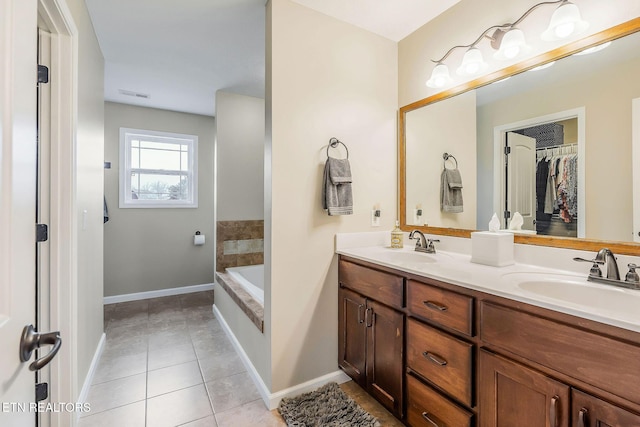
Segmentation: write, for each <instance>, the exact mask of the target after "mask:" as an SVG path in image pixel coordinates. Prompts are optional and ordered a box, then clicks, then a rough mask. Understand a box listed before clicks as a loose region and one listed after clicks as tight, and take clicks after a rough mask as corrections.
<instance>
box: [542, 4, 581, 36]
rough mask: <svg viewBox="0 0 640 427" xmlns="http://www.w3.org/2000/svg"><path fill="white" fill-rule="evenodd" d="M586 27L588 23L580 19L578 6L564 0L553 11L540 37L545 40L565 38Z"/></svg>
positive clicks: (578, 32)
mask: <svg viewBox="0 0 640 427" xmlns="http://www.w3.org/2000/svg"><path fill="white" fill-rule="evenodd" d="M588 27H589V23H588V22H587V21H583V20H582V17H581V16H580V9H578V6H576V5H575V4H573V3H571V2H570V1H566V2H563V3H562V4H561V5H560V6H558V8H557V9H556V10H555V11H554V12H553V15H551V20H550V21H549V26H548V27H547V29H546V30H545V32H544V33H542V35H541V37H542V40H547V41H553V40H560V39H565V38H567V37H569V36H572V35H577V34H580V33H582V32H584V31H585V30H586V29H587V28H588Z"/></svg>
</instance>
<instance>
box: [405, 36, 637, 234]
mask: <svg viewBox="0 0 640 427" xmlns="http://www.w3.org/2000/svg"><path fill="white" fill-rule="evenodd" d="M638 76H640V34H638V33H635V34H631V35H628V36H625V37H622V38H620V39H618V40H615V41H613V43H611V45H610V46H608V47H607V48H606V49H603V50H600V51H598V52H593V53H590V54H586V55H572V56H569V57H567V58H563V59H560V60H558V61H556V62H555V63H553V65H552V66H549V67H546V68H542V67H540V69H538V70H529V71H527V72H523V73H521V74H518V75H515V76H512V77H511V78H507V79H503V80H502V81H498V82H495V83H493V84H490V85H487V86H484V87H481V88H479V89H476V90H472V91H468V92H465V93H463V94H460V95H457V96H454V97H452V98H448V99H445V100H442V101H438V102H434V103H431V104H427V105H425V106H423V107H420V108H417V109H415V110H411V111H408V112H406V114H405V116H404V123H405V128H404V137H405V138H404V143H405V167H406V170H405V176H406V182H405V206H406V212H404V214H405V215H406V217H405V220H406V223H407V224H409V225H428V226H431V227H451V228H461V229H470V230H475V229H481V230H486V229H487V224H488V222H489V220H490V219H491V216H492V215H493V213H494V212H496V213H497V214H498V217H499V218H500V220H501V227H502V228H508V227H509V224H510V218H512V216H513V213H514V212H515V211H518V212H520V214H522V216H523V220H524V224H523V227H522V228H523V229H525V230H529V232H530V233H532V234H533V233H536V234H538V235H553V236H563V237H568V236H571V237H576V236H577V237H585V238H588V239H602V240H617V241H633V240H634V235H636V236H637V235H638V232H640V224H635V225H634V219H633V216H634V212H633V200H634V190H635V191H639V189H637V188H636V189H634V188H633V179H632V154H633V149H632V133H633V132H636V133H637V134H638V136H636V137H635V138H636V139H637V140H638V141H639V142H638V143H639V144H640V123H635V124H634V121H635V122H637V121H638V120H637V119H636V120H633V119H632V117H639V116H640V112H636V113H635V114H634V113H633V107H632V104H634V102H633V100H634V99H635V98H640V78H638ZM635 104H637V105H639V106H640V102H636V103H635ZM638 108H640V107H638ZM634 127H635V130H634ZM530 128H534V130H528V131H523V129H530ZM535 132H538V134H537V135H541V134H545V135H547V133H551V134H553V133H554V132H555V133H558V134H562V139H561V142H560V139H559V137H556V140H554V141H552V142H549V141H547V140H545V141H542V139H544V138H541V137H540V139H541V141H540V142H539V141H538V139H539V136H536V135H533V134H535ZM522 134H524V135H522ZM507 135H509V136H507ZM516 135H517V136H516ZM521 136H526V137H530V138H534V139H536V142H535V144H532V143H531V141H529V147H530V148H529V149H526V148H523V145H524V146H526V143H523V142H522V140H525V141H526V139H525V138H521ZM545 137H546V136H545ZM507 138H509V139H510V140H509V146H511V154H510V155H508V156H507V155H505V144H507ZM516 138H518V139H519V142H518V143H517V148H515V147H516V145H513V144H514V140H515V139H516ZM544 145H548V146H550V145H558V146H559V147H555V148H547V150H546V152H544ZM539 148H542V149H543V150H538V149H539ZM527 150H530V151H528V152H527ZM444 152H448V153H451V154H453V155H454V156H456V158H457V160H458V164H459V170H460V173H461V176H462V182H463V190H462V192H463V199H464V210H463V212H462V213H444V212H442V211H441V210H440V205H439V194H440V193H439V186H440V174H441V172H442V169H443V164H442V153H444ZM514 153H515V156H514ZM507 158H508V162H509V163H508V166H507V164H506V163H507ZM543 158H544V159H545V161H546V162H547V163H548V165H543V166H542V168H545V167H547V166H548V167H549V169H550V170H551V171H552V172H553V174H554V175H553V176H550V175H549V174H548V170H547V174H546V177H545V176H542V175H545V171H544V170H540V166H541V164H540V163H539V162H538V160H542V159H543ZM554 159H555V161H554V162H552V160H554ZM538 172H540V174H539V173H538ZM545 179H546V181H545V182H543V181H544V180H545ZM543 189H544V190H543ZM543 193H544V194H543ZM639 203H640V201H639ZM419 207H420V208H421V210H422V213H423V215H422V216H417V215H416V213H417V212H418V208H419ZM505 211H509V212H511V215H509V214H506V213H505ZM636 213H637V212H636ZM634 227H635V228H634ZM634 230H635V232H634Z"/></svg>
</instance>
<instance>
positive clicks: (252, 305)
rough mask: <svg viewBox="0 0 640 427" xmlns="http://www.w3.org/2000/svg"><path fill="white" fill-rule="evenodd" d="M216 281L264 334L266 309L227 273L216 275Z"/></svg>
mask: <svg viewBox="0 0 640 427" xmlns="http://www.w3.org/2000/svg"><path fill="white" fill-rule="evenodd" d="M216 279H218V283H219V284H220V286H222V288H223V289H224V290H225V291H227V293H228V294H229V296H230V297H231V299H233V300H234V301H235V302H236V304H238V307H240V309H242V311H243V312H244V313H245V314H246V315H247V316H248V317H249V319H251V321H252V322H253V324H254V325H256V327H257V328H258V329H259V330H260V332H264V307H263V306H262V304H260V303H259V302H258V301H256V300H255V299H253V297H252V296H251V295H249V293H247V291H245V290H244V288H243V287H242V285H241V284H239V283H237V282H236V281H235V280H233V278H232V277H231V276H230V275H229V274H227V273H216Z"/></svg>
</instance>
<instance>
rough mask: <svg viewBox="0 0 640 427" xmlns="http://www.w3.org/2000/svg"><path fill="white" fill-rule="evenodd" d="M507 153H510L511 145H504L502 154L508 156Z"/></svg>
mask: <svg viewBox="0 0 640 427" xmlns="http://www.w3.org/2000/svg"><path fill="white" fill-rule="evenodd" d="M509 154H511V147H504V155H505V156H508V155H509Z"/></svg>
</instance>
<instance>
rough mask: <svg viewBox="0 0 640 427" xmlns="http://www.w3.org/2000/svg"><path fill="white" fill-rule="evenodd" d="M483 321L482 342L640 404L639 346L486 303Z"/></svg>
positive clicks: (482, 312) (482, 313)
mask: <svg viewBox="0 0 640 427" xmlns="http://www.w3.org/2000/svg"><path fill="white" fill-rule="evenodd" d="M481 319H482V320H481V326H480V336H481V338H482V340H483V341H484V342H486V343H489V344H492V345H495V346H498V347H501V348H503V349H506V350H508V351H511V352H513V353H516V354H518V355H520V356H522V357H524V358H527V359H529V360H532V361H534V362H537V363H539V364H541V365H543V366H546V367H548V368H551V369H554V370H556V371H559V372H562V373H564V374H567V375H569V376H571V377H573V378H577V379H580V380H582V381H584V382H586V383H589V384H591V385H593V386H596V387H599V388H601V389H603V390H606V391H609V392H611V393H613V394H616V395H618V396H620V397H623V398H625V399H628V400H630V401H632V402H640V397H638V396H640V381H638V378H640V358H638V354H640V347H638V346H635V345H632V344H629V343H626V342H623V341H620V340H617V339H614V338H610V337H607V336H604V335H599V334H596V333H594V332H589V331H586V330H584V329H581V328H578V327H573V326H570V325H567V324H564V323H560V322H556V321H554V320H550V319H545V318H543V317H539V316H537V315H534V314H531V313H527V312H523V311H518V310H514V309H511V308H508V307H503V306H500V305H497V304H492V303H489V302H483V303H482V306H481Z"/></svg>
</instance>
